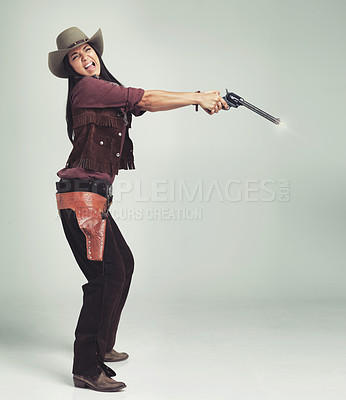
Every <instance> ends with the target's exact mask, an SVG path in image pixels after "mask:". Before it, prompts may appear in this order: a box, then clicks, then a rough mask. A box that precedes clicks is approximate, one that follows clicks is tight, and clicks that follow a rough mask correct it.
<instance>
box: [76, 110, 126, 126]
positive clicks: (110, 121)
mask: <svg viewBox="0 0 346 400" xmlns="http://www.w3.org/2000/svg"><path fill="white" fill-rule="evenodd" d="M119 118H120V121H122V117H115V116H111V115H104V114H100V113H97V112H94V111H89V112H88V113H82V114H77V115H74V116H73V128H78V127H80V126H83V125H87V124H92V123H94V124H96V125H99V126H108V127H116V126H117V121H119Z"/></svg>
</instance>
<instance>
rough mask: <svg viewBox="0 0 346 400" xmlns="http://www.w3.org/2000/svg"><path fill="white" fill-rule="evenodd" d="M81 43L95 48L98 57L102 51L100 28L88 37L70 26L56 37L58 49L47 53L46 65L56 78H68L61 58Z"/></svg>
mask: <svg viewBox="0 0 346 400" xmlns="http://www.w3.org/2000/svg"><path fill="white" fill-rule="evenodd" d="M82 43H90V44H92V45H93V47H94V48H95V49H96V51H97V52H98V54H99V55H100V57H101V56H102V53H103V37H102V32H101V29H99V30H98V31H97V32H96V33H95V35H93V36H91V38H90V39H89V38H88V36H86V34H85V33H84V32H82V31H81V30H80V29H79V28H76V27H72V28H68V29H65V30H64V31H63V32H61V33H60V35H59V36H58V37H57V38H56V45H57V47H58V50H56V51H51V52H50V53H49V54H48V67H49V69H50V71H51V72H52V73H53V74H54V75H55V76H57V77H58V78H68V74H67V72H66V70H65V68H64V63H63V59H64V57H65V55H66V54H67V53H68V52H69V51H70V50H72V49H74V48H75V47H78V46H80V45H81V44H82Z"/></svg>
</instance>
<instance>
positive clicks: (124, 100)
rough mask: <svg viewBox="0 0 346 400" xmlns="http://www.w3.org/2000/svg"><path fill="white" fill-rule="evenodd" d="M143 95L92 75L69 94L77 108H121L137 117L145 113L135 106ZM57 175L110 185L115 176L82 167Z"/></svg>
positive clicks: (134, 89)
mask: <svg viewBox="0 0 346 400" xmlns="http://www.w3.org/2000/svg"><path fill="white" fill-rule="evenodd" d="M143 95H144V90H143V89H139V88H132V87H123V86H119V85H117V84H116V83H113V82H108V81H104V80H103V79H100V78H98V77H97V76H96V75H94V76H87V77H85V78H83V79H82V80H81V81H80V82H78V83H77V85H76V86H75V87H74V89H73V91H72V94H71V103H72V105H73V106H74V107H77V108H107V107H117V108H121V109H122V111H123V112H125V113H126V112H131V114H133V115H134V116H136V117H138V116H140V115H143V114H144V113H145V111H143V110H141V108H140V107H138V105H137V104H138V103H139V102H140V101H141V99H142V97H143ZM124 137H125V135H123V138H122V139H123V140H124ZM122 146H123V143H122ZM122 146H121V147H122ZM57 175H58V177H59V178H65V179H75V178H78V179H89V178H96V179H104V180H106V181H108V182H109V183H110V184H112V183H113V181H114V178H115V175H111V174H108V173H106V172H97V171H93V170H89V169H85V168H82V167H73V168H63V169H61V170H60V171H58V172H57Z"/></svg>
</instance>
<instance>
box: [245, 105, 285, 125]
mask: <svg viewBox="0 0 346 400" xmlns="http://www.w3.org/2000/svg"><path fill="white" fill-rule="evenodd" d="M242 105H243V106H244V107H246V108H248V109H249V110H251V111H254V112H255V113H256V114H259V115H261V116H262V117H264V118H266V119H268V120H269V121H271V122H273V123H274V124H276V125H279V124H280V122H281V121H280V118H275V117H273V116H272V115H270V114H268V113H266V112H265V111H263V110H261V109H260V108H258V107H256V106H254V105H253V104H251V103H249V102H247V101H245V100H243V101H242Z"/></svg>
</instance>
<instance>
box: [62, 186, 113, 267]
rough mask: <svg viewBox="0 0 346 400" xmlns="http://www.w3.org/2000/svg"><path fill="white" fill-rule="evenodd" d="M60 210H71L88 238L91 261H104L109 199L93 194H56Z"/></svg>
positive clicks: (88, 255)
mask: <svg viewBox="0 0 346 400" xmlns="http://www.w3.org/2000/svg"><path fill="white" fill-rule="evenodd" d="M56 201H57V206H58V210H62V209H67V208H70V209H71V210H73V211H74V212H75V213H76V217H77V222H78V226H79V228H80V229H81V231H82V232H83V233H84V235H85V238H86V249H87V257H88V259H89V260H94V261H102V260H103V252H104V246H105V239H106V219H105V218H107V214H106V213H107V210H108V205H107V199H106V198H105V197H103V196H101V195H99V194H97V193H92V192H67V193H56Z"/></svg>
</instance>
